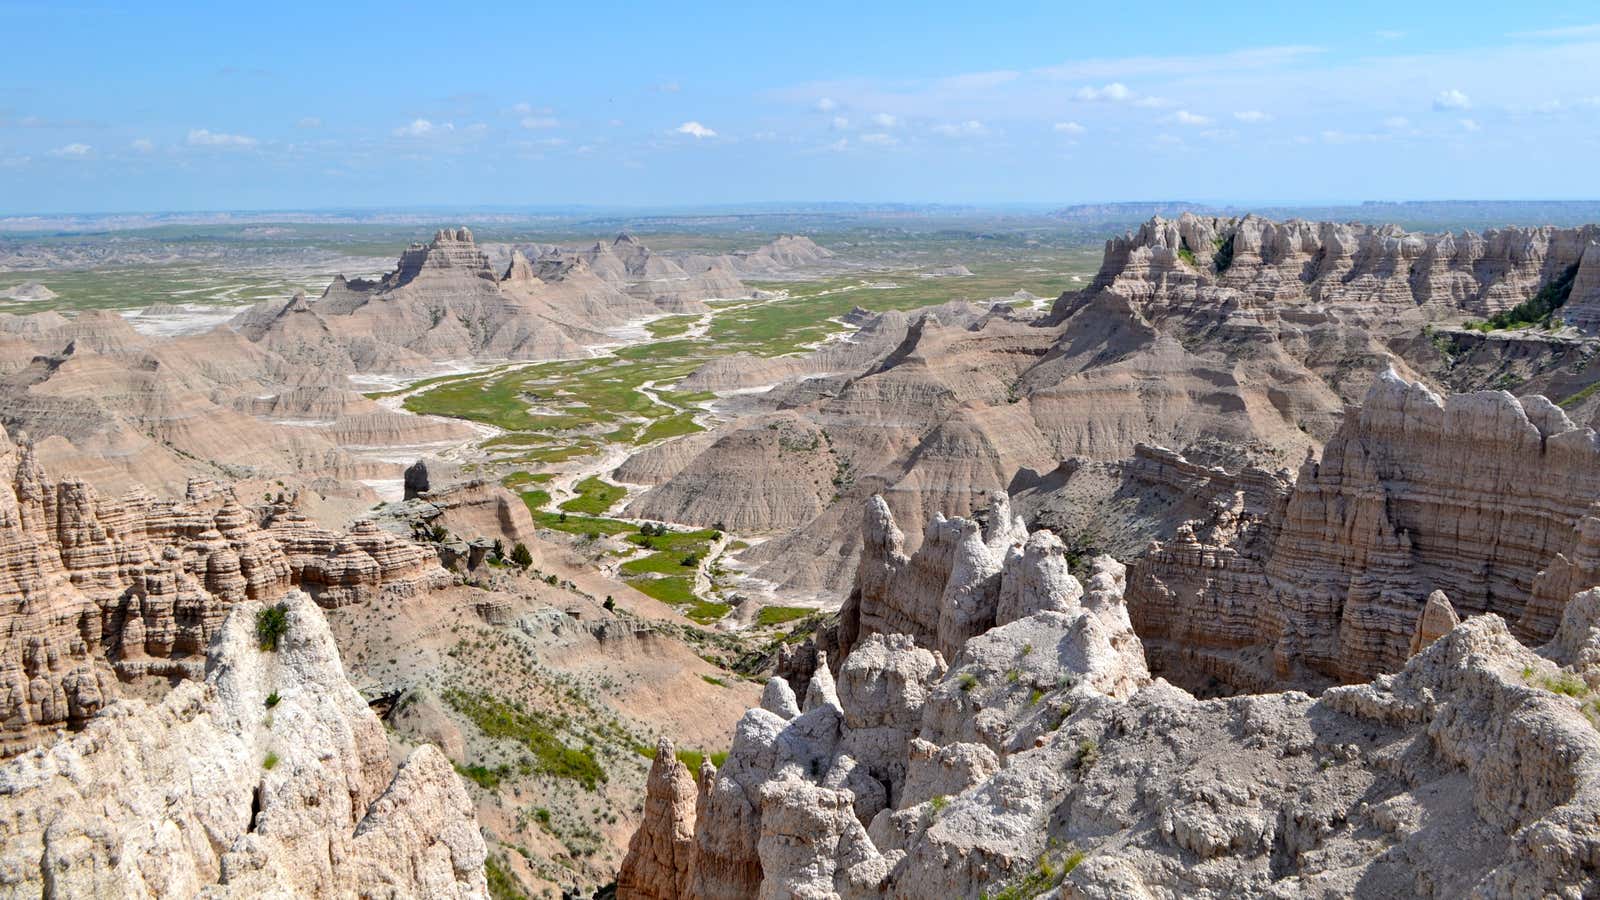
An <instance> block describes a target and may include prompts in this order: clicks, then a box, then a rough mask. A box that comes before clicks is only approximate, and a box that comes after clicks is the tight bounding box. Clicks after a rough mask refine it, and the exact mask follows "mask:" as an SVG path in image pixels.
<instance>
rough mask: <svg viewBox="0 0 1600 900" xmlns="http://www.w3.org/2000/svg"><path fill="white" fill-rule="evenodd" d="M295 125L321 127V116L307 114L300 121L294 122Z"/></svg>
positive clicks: (298, 126)
mask: <svg viewBox="0 0 1600 900" xmlns="http://www.w3.org/2000/svg"><path fill="white" fill-rule="evenodd" d="M294 127H296V128H321V127H322V120H321V119H320V118H318V117H316V116H306V117H304V118H302V119H301V120H300V121H298V122H296V123H294Z"/></svg>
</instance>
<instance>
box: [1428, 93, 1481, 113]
mask: <svg viewBox="0 0 1600 900" xmlns="http://www.w3.org/2000/svg"><path fill="white" fill-rule="evenodd" d="M1433 108H1434V109H1437V110H1440V111H1444V110H1450V109H1471V108H1472V100H1471V98H1469V97H1468V96H1467V95H1466V94H1463V93H1461V92H1460V91H1458V90H1456V89H1455V88H1451V89H1450V90H1448V91H1440V92H1439V96H1437V97H1435V98H1433Z"/></svg>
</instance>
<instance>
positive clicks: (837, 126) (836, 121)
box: [833, 116, 850, 131]
mask: <svg viewBox="0 0 1600 900" xmlns="http://www.w3.org/2000/svg"><path fill="white" fill-rule="evenodd" d="M849 127H850V120H849V119H847V118H845V117H844V116H834V117H833V128H834V130H835V131H843V130H845V129H846V128H849Z"/></svg>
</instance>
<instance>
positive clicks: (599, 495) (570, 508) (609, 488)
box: [547, 475, 628, 516]
mask: <svg viewBox="0 0 1600 900" xmlns="http://www.w3.org/2000/svg"><path fill="white" fill-rule="evenodd" d="M573 490H574V491H576V492H577V496H576V497H573V498H572V499H570V500H567V501H565V502H563V503H562V504H561V508H562V509H563V510H566V511H567V512H575V513H583V514H585V515H591V516H602V515H605V514H606V513H608V512H610V511H611V507H613V506H616V505H617V501H619V500H621V499H622V498H623V497H626V496H627V495H628V491H627V489H626V488H623V487H620V486H618V485H615V484H612V483H611V482H609V481H606V480H604V479H602V478H600V477H599V476H598V475H590V476H589V477H588V478H585V479H584V480H582V481H580V482H578V483H577V484H576V485H573ZM547 502H548V501H547Z"/></svg>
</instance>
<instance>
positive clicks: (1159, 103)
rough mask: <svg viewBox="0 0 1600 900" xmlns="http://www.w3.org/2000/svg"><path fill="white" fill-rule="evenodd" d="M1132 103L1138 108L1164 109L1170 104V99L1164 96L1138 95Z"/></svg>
mask: <svg viewBox="0 0 1600 900" xmlns="http://www.w3.org/2000/svg"><path fill="white" fill-rule="evenodd" d="M1133 105H1134V106H1137V107H1139V108H1140V109H1166V108H1167V107H1169V106H1171V105H1172V101H1171V100H1168V99H1167V98H1165V97H1140V98H1139V99H1137V100H1135V101H1133Z"/></svg>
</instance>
